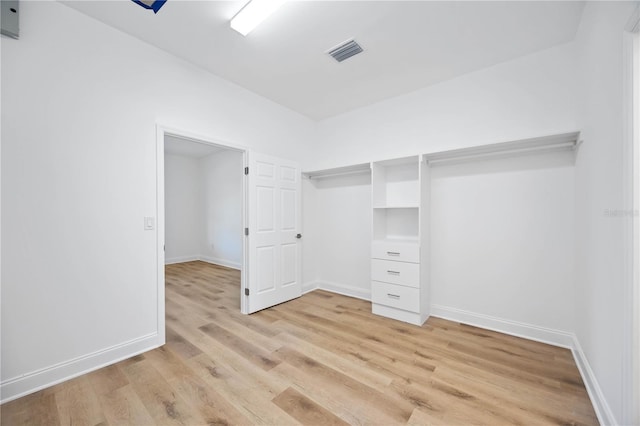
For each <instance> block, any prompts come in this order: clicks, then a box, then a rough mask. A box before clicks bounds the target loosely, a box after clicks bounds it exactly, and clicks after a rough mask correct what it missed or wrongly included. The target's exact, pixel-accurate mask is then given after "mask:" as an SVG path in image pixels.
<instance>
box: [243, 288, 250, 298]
mask: <svg viewBox="0 0 640 426" xmlns="http://www.w3.org/2000/svg"><path fill="white" fill-rule="evenodd" d="M244 295H245V296H248V295H249V289H248V288H245V289H244Z"/></svg>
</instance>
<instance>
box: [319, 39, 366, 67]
mask: <svg viewBox="0 0 640 426" xmlns="http://www.w3.org/2000/svg"><path fill="white" fill-rule="evenodd" d="M360 52H362V47H360V45H359V44H358V43H356V41H355V40H347V41H345V42H344V43H341V44H340V45H339V46H337V47H334V48H333V49H331V50H329V51H328V52H327V53H328V54H329V55H331V56H332V57H333V59H335V60H336V61H338V62H342V61H344V60H345V59H349V58H350V57H352V56H354V55H357V54H358V53H360Z"/></svg>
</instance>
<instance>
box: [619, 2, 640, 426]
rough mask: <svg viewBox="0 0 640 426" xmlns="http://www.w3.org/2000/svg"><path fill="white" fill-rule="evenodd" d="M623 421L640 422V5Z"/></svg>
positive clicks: (629, 152) (633, 87) (630, 37)
mask: <svg viewBox="0 0 640 426" xmlns="http://www.w3.org/2000/svg"><path fill="white" fill-rule="evenodd" d="M623 43H624V46H623V49H624V57H623V59H624V81H623V85H624V92H623V93H624V143H623V173H622V174H623V182H622V188H623V204H624V205H623V208H624V212H625V214H624V216H623V218H624V225H623V227H624V272H623V273H624V293H625V303H624V310H623V313H624V330H623V331H624V340H623V345H624V346H623V348H624V351H623V352H624V353H623V383H622V389H623V401H622V409H623V410H622V411H623V413H622V419H620V420H621V422H622V423H623V424H637V423H639V422H640V402H639V401H640V278H639V271H640V246H639V241H640V223H639V220H640V218H639V217H638V215H639V208H640V207H639V206H640V6H637V7H636V8H635V10H634V12H633V14H632V15H631V17H630V18H629V21H628V22H627V25H626V27H625V31H624V40H623Z"/></svg>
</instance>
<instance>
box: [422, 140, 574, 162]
mask: <svg viewBox="0 0 640 426" xmlns="http://www.w3.org/2000/svg"><path fill="white" fill-rule="evenodd" d="M579 136H580V132H571V133H563V134H559V135H551V136H544V137H540V138H532V139H524V140H519V141H513V142H502V143H496V144H490V145H481V146H474V147H469V148H461V149H453V150H449V151H441V152H436V153H432V154H426V155H425V158H426V159H427V162H428V163H429V164H435V163H442V162H446V161H456V160H470V159H475V158H478V159H482V158H487V157H500V156H509V155H517V154H527V153H532V152H554V151H567V150H574V149H576V148H577V147H578V145H580V141H579V139H578V138H579Z"/></svg>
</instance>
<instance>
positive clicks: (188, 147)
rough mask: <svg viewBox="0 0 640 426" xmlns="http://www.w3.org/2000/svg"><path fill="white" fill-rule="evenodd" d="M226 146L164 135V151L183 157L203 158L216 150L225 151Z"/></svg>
mask: <svg viewBox="0 0 640 426" xmlns="http://www.w3.org/2000/svg"><path fill="white" fill-rule="evenodd" d="M223 150H225V148H224V147H221V146H217V145H210V144H206V143H200V142H195V141H192V140H189V139H182V138H179V137H176V136H171V135H166V136H165V137H164V153H165V154H171V155H181V156H183V157H192V158H202V157H206V156H207V155H211V154H213V153H214V152H218V151H223Z"/></svg>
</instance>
